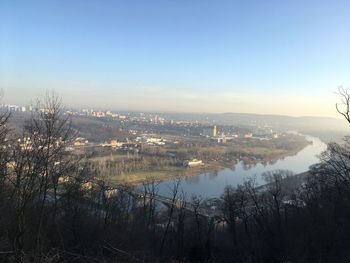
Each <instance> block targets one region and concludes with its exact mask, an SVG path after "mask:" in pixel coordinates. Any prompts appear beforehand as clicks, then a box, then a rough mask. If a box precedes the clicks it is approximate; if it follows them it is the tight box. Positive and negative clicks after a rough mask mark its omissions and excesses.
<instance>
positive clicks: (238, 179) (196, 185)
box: [158, 136, 327, 198]
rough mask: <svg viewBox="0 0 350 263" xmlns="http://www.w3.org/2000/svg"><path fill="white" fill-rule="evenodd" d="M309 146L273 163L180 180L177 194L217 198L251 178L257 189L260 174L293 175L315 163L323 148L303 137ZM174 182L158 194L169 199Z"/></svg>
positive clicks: (166, 183)
mask: <svg viewBox="0 0 350 263" xmlns="http://www.w3.org/2000/svg"><path fill="white" fill-rule="evenodd" d="M305 137H306V139H307V140H308V141H312V144H309V145H308V146H306V147H305V148H304V149H303V150H301V151H300V152H298V153H297V154H295V155H292V156H288V157H285V158H283V159H279V160H277V161H275V162H274V163H269V164H265V165H264V164H257V165H254V166H251V167H247V166H245V165H244V164H243V162H239V163H238V164H236V165H235V167H234V168H233V169H229V168H226V169H224V170H221V171H218V172H210V173H203V174H198V175H193V176H187V177H184V178H183V179H182V180H181V183H180V190H181V191H184V193H186V198H191V197H192V196H200V197H202V198H215V197H220V195H221V194H222V193H223V191H224V188H225V187H226V186H227V185H232V186H236V185H238V184H242V183H243V182H244V181H246V180H248V179H249V178H251V177H256V182H257V183H258V184H259V185H262V184H264V183H265V181H264V180H263V178H262V176H261V175H262V174H263V173H264V172H268V171H273V170H279V169H282V170H289V171H292V172H293V173H295V174H298V173H302V172H305V171H307V170H308V169H309V167H310V165H312V164H315V163H317V162H318V157H317V155H319V154H320V153H321V152H322V151H324V150H326V148H327V146H326V144H325V143H323V142H322V141H321V140H319V139H318V138H316V137H312V136H305ZM173 185H174V180H173V179H172V180H165V181H162V182H160V184H159V185H158V189H159V192H158V193H159V194H160V195H163V196H171V192H172V191H171V189H172V187H173Z"/></svg>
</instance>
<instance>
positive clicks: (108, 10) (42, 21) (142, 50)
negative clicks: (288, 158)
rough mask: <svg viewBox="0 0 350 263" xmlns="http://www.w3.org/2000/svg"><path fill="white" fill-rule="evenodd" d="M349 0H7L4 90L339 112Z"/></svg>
mask: <svg viewBox="0 0 350 263" xmlns="http://www.w3.org/2000/svg"><path fill="white" fill-rule="evenodd" d="M349 11H350V1H348V0H345V1H341V0H330V1H322V0H317V1H313V0H308V1H305V0H300V1H299V0H290V1H288V0H285V1H280V0H276V1H274V0H264V1H262V0H256V1H254V0H242V1H238V0H237V1H236V0H229V1H224V0H147V1H145V0H124V1H118V0H103V1H100V0H43V1H35V0H33V1H31V0H22V1H18V0H1V1H0V89H1V90H2V92H3V93H4V95H3V98H2V100H3V102H4V103H13V104H28V103H29V102H30V101H32V100H34V99H35V98H36V97H40V96H42V95H43V94H44V93H45V91H47V90H55V91H56V92H57V93H59V94H60V95H61V96H62V98H63V101H64V103H65V104H66V105H67V106H70V107H89V108H92V107H94V108H101V109H107V108H108V109H115V110H145V111H175V112H248V113H261V114H286V115H293V116H305V115H316V116H337V114H336V111H335V107H334V104H335V103H336V101H337V98H338V97H337V95H336V94H335V92H336V91H337V88H338V87H339V86H341V85H342V86H344V87H348V86H350V74H349V71H350V30H349V28H350V16H349Z"/></svg>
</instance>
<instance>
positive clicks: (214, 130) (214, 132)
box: [213, 125, 216, 137]
mask: <svg viewBox="0 0 350 263" xmlns="http://www.w3.org/2000/svg"><path fill="white" fill-rule="evenodd" d="M213 136H214V137H216V125H214V129H213Z"/></svg>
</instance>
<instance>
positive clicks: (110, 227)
mask: <svg viewBox="0 0 350 263" xmlns="http://www.w3.org/2000/svg"><path fill="white" fill-rule="evenodd" d="M346 95H347V93H346ZM346 98H347V99H348V101H350V97H349V96H347V97H346ZM40 108H42V109H43V110H42V111H40V112H38V113H36V114H34V115H33V116H32V118H31V119H30V120H29V121H28V122H27V124H26V125H25V127H24V129H23V133H22V134H21V135H18V134H17V135H16V136H15V137H14V136H12V135H13V133H12V132H11V131H10V130H9V128H8V125H7V123H8V119H9V117H10V116H9V115H8V114H6V113H4V114H2V115H1V117H0V144H1V145H0V146H1V147H0V176H1V177H0V261H1V262H73V261H75V262H242V263H243V262H249V263H250V262H349V260H350V245H349V242H348V241H349V240H348V239H349V236H350V220H349V216H350V139H346V140H345V143H344V145H338V144H330V145H329V147H328V150H327V151H326V152H325V153H323V154H322V156H321V162H320V164H318V165H315V166H314V167H312V169H311V171H310V174H309V175H308V176H307V179H306V180H305V181H304V183H303V184H299V183H298V184H297V183H295V184H293V180H292V178H293V177H292V176H291V174H289V173H288V172H286V171H274V172H271V173H268V174H265V177H266V179H267V181H268V184H267V185H266V186H265V187H256V184H255V181H254V180H251V181H247V182H246V183H244V184H243V185H240V186H237V187H227V188H226V189H225V191H224V193H223V194H222V197H221V198H220V200H219V202H218V204H219V208H218V209H219V212H218V213H214V214H212V215H209V214H210V213H206V212H205V209H204V208H203V207H205V206H203V205H202V203H203V202H202V200H200V199H199V198H192V199H190V198H187V200H189V199H190V201H188V202H182V201H180V200H184V199H186V193H183V192H181V191H180V188H179V185H180V181H179V180H175V181H174V185H173V189H172V190H173V192H172V193H173V195H172V197H170V198H169V202H168V204H167V206H166V207H164V208H163V209H160V207H159V203H158V202H157V201H156V199H157V198H156V196H157V184H156V183H155V182H148V183H144V184H143V186H142V187H141V188H142V189H143V190H139V191H138V192H137V193H136V191H134V189H133V188H131V187H129V186H120V187H118V188H117V189H112V188H110V187H109V186H108V185H107V184H106V182H104V181H99V180H96V179H94V178H93V177H92V176H91V174H93V173H92V171H91V169H90V168H89V167H88V166H87V167H85V166H82V165H81V164H79V163H78V160H75V159H74V156H71V155H70V153H69V152H67V151H66V150H65V149H66V146H67V144H68V143H70V138H71V135H72V134H71V133H72V130H71V128H70V125H69V119H67V118H66V117H65V116H64V115H63V113H62V108H61V104H60V101H59V99H57V97H55V96H49V97H48V98H47V99H46V101H45V103H44V104H43V105H42V107H40ZM348 109H349V107H348ZM346 113H349V112H345V114H346ZM346 116H349V115H346ZM349 120H350V118H349ZM19 138H20V140H19ZM140 192H143V194H140Z"/></svg>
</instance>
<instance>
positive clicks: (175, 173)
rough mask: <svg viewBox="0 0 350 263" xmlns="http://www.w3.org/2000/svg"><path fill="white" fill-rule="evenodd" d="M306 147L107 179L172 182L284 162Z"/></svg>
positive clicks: (130, 182) (131, 182)
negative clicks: (241, 163)
mask: <svg viewBox="0 0 350 263" xmlns="http://www.w3.org/2000/svg"><path fill="white" fill-rule="evenodd" d="M307 145H308V144H306V145H302V146H301V145H300V146H299V147H298V148H297V149H294V150H293V151H291V150H290V151H280V150H277V151H270V154H269V155H268V156H266V157H265V158H263V159H260V160H258V159H248V158H244V157H243V158H241V159H236V160H229V161H228V160H226V161H211V162H209V163H206V164H204V165H202V166H197V167H191V168H187V167H174V166H169V167H164V168H163V169H160V170H150V171H139V172H135V173H124V174H121V175H118V176H116V175H111V176H107V177H106V178H105V179H106V180H107V181H109V182H112V183H128V184H140V183H143V182H147V181H163V180H171V179H174V178H178V177H187V176H194V175H198V174H207V173H214V172H219V171H221V170H224V169H226V168H230V169H235V166H236V165H237V163H238V162H241V161H242V162H243V163H244V165H246V166H247V167H252V166H255V165H258V164H263V165H267V164H271V163H274V162H277V161H278V160H283V159H284V158H286V157H289V156H293V155H296V154H297V153H298V152H300V151H302V150H303V149H304V148H305V147H306V146H307Z"/></svg>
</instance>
